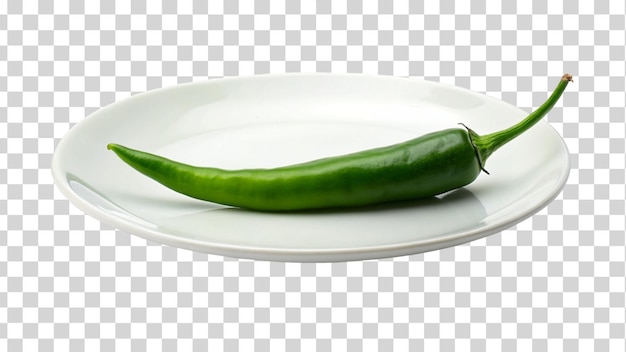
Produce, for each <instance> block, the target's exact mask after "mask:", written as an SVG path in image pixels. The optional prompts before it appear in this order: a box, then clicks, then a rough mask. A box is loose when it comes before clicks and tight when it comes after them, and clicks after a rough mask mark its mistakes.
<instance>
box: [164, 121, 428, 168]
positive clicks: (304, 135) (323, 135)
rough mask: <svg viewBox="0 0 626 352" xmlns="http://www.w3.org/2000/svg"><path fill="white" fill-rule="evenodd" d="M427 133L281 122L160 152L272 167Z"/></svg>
mask: <svg viewBox="0 0 626 352" xmlns="http://www.w3.org/2000/svg"><path fill="white" fill-rule="evenodd" d="M423 133H424V132H416V131H415V130H406V129H401V128H394V127H392V126H385V125H384V124H372V123H368V124H364V123H357V122H350V121H338V122H328V121H322V122H320V121H318V122H316V121H297V122H288V121H277V122H271V123H262V124H253V125H246V126H235V127H228V128H222V129H217V130H211V131H207V132H205V133H202V134H199V135H196V136H194V137H190V138H185V139H181V140H178V141H175V142H173V143H170V144H168V145H165V146H163V147H162V148H160V149H159V150H157V151H156V152H157V153H158V154H161V155H164V156H166V157H170V158H172V159H175V160H178V161H181V162H185V163H189V164H192V165H197V166H211V167H220V168H225V169H241V168H270V167H278V166H284V165H290V164H295V163H300V162H306V161H310V160H315V159H319V158H324V157H329V156H335V155H343V154H348V153H352V152H357V151H361V150H366V149H371V148H376V147H382V146H386V145H391V144H394V143H399V142H402V141H405V140H408V139H411V138H415V137H418V136H419V135H421V134H423Z"/></svg>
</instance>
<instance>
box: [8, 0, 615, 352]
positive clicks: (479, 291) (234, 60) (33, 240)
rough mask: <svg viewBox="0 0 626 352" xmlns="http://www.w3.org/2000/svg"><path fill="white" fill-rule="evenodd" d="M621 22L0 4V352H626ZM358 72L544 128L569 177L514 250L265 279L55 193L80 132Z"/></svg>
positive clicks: (522, 15) (71, 2)
mask: <svg viewBox="0 0 626 352" xmlns="http://www.w3.org/2000/svg"><path fill="white" fill-rule="evenodd" d="M625 14H626V10H625V6H624V3H623V2H620V1H612V2H611V3H610V5H609V1H608V0H603V1H595V2H593V1H582V0H574V1H565V0H556V1H539V0H533V1H518V2H517V4H515V2H506V5H501V4H499V3H497V2H492V3H490V4H489V5H488V6H487V5H486V0H478V1H471V4H470V2H469V1H460V0H459V1H451V0H445V1H440V2H438V1H429V2H428V3H425V2H424V1H419V0H416V1H408V0H401V1H394V2H391V1H382V0H379V1H378V2H376V1H356V0H348V1H345V0H343V1H333V2H332V3H331V1H330V0H319V1H301V2H300V1H286V0H282V1H281V0H278V1H271V3H270V1H269V0H259V1H240V2H238V1H226V0H222V1H219V0H217V1H207V2H205V1H179V2H178V4H177V2H175V1H162V2H160V1H147V0H143V1H141V0H139V1H132V2H131V1H121V0H120V1H78V0H59V1H54V2H53V1H44V0H40V1H23V2H22V1H6V0H5V1H0V181H1V182H0V208H1V212H0V230H1V232H0V351H22V350H24V351H36V350H40V351H52V350H57V351H112V350H114V349H117V350H130V349H132V350H133V351H143V350H149V351H151V352H157V351H173V350H181V351H206V350H211V351H219V350H228V351H234V350H242V351H249V350H252V349H253V348H254V349H255V350H258V351H299V350H301V351H314V350H318V351H329V350H331V349H332V350H350V351H359V350H363V351H375V350H380V351H391V350H397V351H409V350H410V351H422V350H427V351H438V350H439V351H451V350H453V349H455V348H456V349H458V350H472V351H484V350H494V351H499V350H504V351H529V350H531V349H532V350H534V351H548V350H549V351H551V352H555V351H591V350H597V351H609V350H611V351H624V350H626V344H625V340H626V335H625V331H626V309H625V308H624V307H625V304H626V302H625V301H626V297H625V292H626V265H625V263H626V241H625V235H626V234H625V232H626V231H625V223H626V216H625V215H624V214H625V206H624V200H625V198H626V195H625V176H624V174H625V172H624V170H625V167H626V166H625V130H626V127H625V126H626V125H625V115H626V114H625V109H624V106H625V102H624V101H625V92H624V91H625V87H624V86H625V81H624V77H625V76H626V72H625V71H626V64H625V46H626V40H625V33H626V31H625V20H624V18H625ZM282 72H337V73H343V72H363V73H368V74H372V73H373V74H381V75H394V76H403V77H404V76H410V77H413V78H423V79H428V80H434V81H440V82H444V83H449V84H455V85H458V86H462V87H466V88H469V89H472V90H475V91H478V92H483V93H485V94H488V95H491V96H494V97H496V98H499V99H502V100H505V101H507V102H509V103H511V104H514V105H517V106H519V107H520V108H523V109H527V110H530V109H531V108H533V107H536V106H537V105H539V104H540V103H541V102H543V100H544V98H545V97H546V93H547V92H548V91H549V90H551V89H552V88H553V83H554V80H555V78H556V79H558V77H560V76H561V75H562V74H563V73H565V72H569V73H571V74H573V75H574V76H575V83H574V84H573V85H571V86H570V87H568V90H567V92H566V94H565V96H564V98H563V99H562V101H561V102H560V103H559V105H558V107H556V108H555V109H554V110H553V112H552V113H551V114H550V116H549V118H548V121H549V122H550V123H551V124H552V126H554V127H555V128H556V129H557V130H558V131H559V132H560V133H561V134H562V136H563V137H564V139H565V141H566V143H567V145H568V147H569V150H570V152H571V161H572V170H571V174H570V178H569V181H568V184H567V186H566V187H565V189H564V191H563V192H562V194H561V195H560V196H559V197H558V198H557V199H556V200H555V201H554V202H553V203H552V204H550V205H549V206H548V207H547V208H545V209H543V210H542V211H540V212H539V213H538V214H537V215H535V216H533V217H532V218H530V219H528V220H526V221H524V222H522V223H520V224H519V225H517V226H515V227H514V228H511V229H508V230H506V231H503V232H502V233H499V234H496V235H493V236H490V237H488V238H485V239H481V240H477V241H474V242H472V243H469V244H466V245H461V246H458V247H454V248H448V249H444V250H440V251H434V252H429V253H425V254H420V255H413V256H408V257H399V258H393V259H385V260H372V261H365V262H349V263H334V264H328V263H326V264H299V263H274V262H262V261H251V260H238V259H231V258H224V257H220V256H214V255H207V254H200V253H194V252H191V251H188V250H181V249H176V248H172V247H165V246H162V245H160V244H158V243H152V242H147V241H146V240H143V239H141V238H138V237H136V236H133V235H130V234H128V233H125V232H121V231H117V230H115V229H114V228H112V227H110V226H108V225H106V224H102V223H100V222H98V221H96V220H94V219H92V218H91V217H89V216H86V215H84V214H83V213H82V212H81V211H79V210H78V209H77V208H75V207H74V206H73V205H71V204H70V203H69V202H68V201H67V200H66V199H65V198H64V197H63V196H62V195H61V193H60V192H59V191H58V190H57V189H55V187H54V185H53V181H52V178H51V174H50V170H49V169H50V162H51V158H52V154H53V151H54V148H55V146H56V144H57V143H58V142H59V141H60V140H61V138H62V137H63V136H64V135H65V133H66V132H68V130H69V129H70V128H71V127H72V126H73V125H74V124H76V123H78V122H80V121H82V120H83V119H85V117H86V116H88V115H89V114H90V113H92V112H94V111H96V110H97V109H98V108H100V107H102V106H105V105H107V104H110V103H113V102H115V101H118V100H120V99H123V98H125V97H128V96H130V95H133V94H136V93H140V92H144V91H146V90H151V89H156V88H159V87H164V86H172V85H175V84H178V83H182V82H188V81H193V80H200V81H202V80H206V79H210V78H215V77H222V76H238V75H249V74H260V73H282Z"/></svg>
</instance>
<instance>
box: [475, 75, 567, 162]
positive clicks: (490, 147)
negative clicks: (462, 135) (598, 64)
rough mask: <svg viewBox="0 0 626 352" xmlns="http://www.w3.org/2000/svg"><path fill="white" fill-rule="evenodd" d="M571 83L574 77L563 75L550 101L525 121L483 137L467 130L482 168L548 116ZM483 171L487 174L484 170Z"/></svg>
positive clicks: (549, 98)
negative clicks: (488, 159) (508, 144)
mask: <svg viewBox="0 0 626 352" xmlns="http://www.w3.org/2000/svg"><path fill="white" fill-rule="evenodd" d="M569 82H573V79H572V75H570V74H567V73H566V74H564V75H563V77H562V78H561V81H560V82H559V84H558V85H557V87H556V88H555V89H554V91H553V92H552V94H551V95H550V97H548V99H547V100H546V101H545V102H544V103H543V104H542V105H541V106H540V107H538V108H537V109H536V110H535V111H533V112H532V113H530V115H528V116H527V117H526V118H525V119H524V120H522V121H520V122H519V123H517V124H515V125H513V126H511V127H509V128H507V129H504V130H502V131H498V132H494V133H490V134H487V135H484V136H481V135H478V134H477V133H476V132H474V131H472V130H471V129H469V128H468V129H467V130H468V133H469V135H470V139H471V140H472V142H473V143H474V147H475V148H476V153H477V154H478V157H479V161H480V164H481V168H482V167H484V165H485V161H486V160H487V158H489V156H490V155H491V154H492V153H493V152H495V151H496V150H498V149H499V148H500V147H502V146H503V145H505V144H506V143H508V142H510V141H511V140H513V139H514V138H515V137H517V136H519V135H520V134H522V133H524V132H525V131H526V130H528V129H529V128H531V127H532V126H534V125H535V124H536V123H537V122H539V121H540V120H541V119H542V118H543V117H544V116H546V114H548V112H549V111H550V110H552V108H553V107H554V105H555V104H556V102H557V101H558V100H559V98H560V97H561V95H562V94H563V91H565V87H567V85H568V83H569ZM483 171H485V172H486V170H485V169H484V168H483Z"/></svg>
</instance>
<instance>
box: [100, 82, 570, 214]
mask: <svg viewBox="0 0 626 352" xmlns="http://www.w3.org/2000/svg"><path fill="white" fill-rule="evenodd" d="M570 81H572V76H571V75H569V74H566V75H564V76H563V77H562V79H561V81H560V82H559V84H558V86H557V87H556V89H555V90H554V92H553V93H552V94H551V95H550V97H549V98H548V100H546V102H545V103H544V104H543V105H541V106H540V107H539V108H538V109H537V110H535V111H534V112H532V113H531V114H530V115H528V117H526V118H525V119H524V120H522V121H521V122H519V123H518V124H516V125H514V126H512V127H510V128H508V129H505V130H502V131H499V132H495V133H492V134H488V135H484V136H480V135H478V134H476V133H475V132H474V131H472V130H471V129H469V128H466V129H462V128H452V129H446V130H442V131H438V132H433V133H429V134H426V135H424V136H421V137H419V138H416V139H412V140H409V141H406V142H403V143H399V144H394V145H391V146H387V147H382V148H376V149H370V150H366V151H361V152H357V153H352V154H348V155H342V156H336V157H330V158H324V159H319V160H315V161H310V162H306V163H302V164H297V165H291V166H285V167H278V168H273V169H244V170H224V169H218V168H211V167H196V166H191V165H187V164H183V163H179V162H176V161H172V160H169V159H166V158H163V157H161V156H157V155H153V154H149V153H146V152H142V151H138V150H133V149H130V148H126V147H123V146H121V145H118V144H113V143H112V144H109V145H108V146H107V147H108V149H110V150H113V151H114V152H115V153H116V154H117V155H118V156H119V157H120V158H121V159H122V160H123V161H125V162H126V163H128V164H129V165H130V166H132V167H133V168H135V169H136V170H138V171H139V172H141V173H142V174H144V175H146V176H148V177H150V178H152V179H154V180H156V181H158V182H160V183H161V184H163V185H165V186H166V187H168V188H171V189H172V190H174V191H176V192H179V193H182V194H185V195H187V196H190V197H193V198H197V199H202V200H207V201H210V202H214V203H220V204H224V205H229V206H236V207H242V208H248V209H253V210H260V211H294V210H304V209H320V208H340V207H356V206H365V205H372V204H379V203H385V202H392V201H401V200H409V199H418V198H426V197H431V196H435V195H438V194H441V193H444V192H447V191H450V190H453V189H457V188H460V187H463V186H466V185H468V184H469V183H471V182H473V181H474V180H475V179H476V178H477V177H478V175H479V174H480V172H481V170H483V171H484V165H485V162H486V161H487V158H489V156H490V155H491V154H492V153H493V152H494V151H496V150H497V149H498V148H500V147H501V146H503V145H504V144H506V143H507V142H509V141H510V140H512V139H513V138H515V137H517V136H518V135H520V134H521V133H523V132H524V131H526V130H527V129H529V128H530V127H532V126H533V125H534V124H535V123H537V122H538V121H539V120H541V119H542V118H543V117H544V116H545V115H546V114H547V113H548V112H549V111H550V110H551V109H552V107H553V106H554V105H555V104H556V102H557V101H558V100H559V98H560V97H561V94H562V93H563V91H564V90H565V87H566V86H567V84H568V83H569V82H570Z"/></svg>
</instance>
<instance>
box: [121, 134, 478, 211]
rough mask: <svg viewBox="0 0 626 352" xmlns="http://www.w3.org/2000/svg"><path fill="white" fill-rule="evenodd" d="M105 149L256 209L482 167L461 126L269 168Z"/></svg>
mask: <svg viewBox="0 0 626 352" xmlns="http://www.w3.org/2000/svg"><path fill="white" fill-rule="evenodd" d="M109 148H110V149H112V150H113V151H114V152H115V153H117V155H118V156H119V157H120V158H121V159H123V160H124V161H125V162H126V163H128V164H129V165H130V166H132V167H133V168H135V169H137V170H138V171H139V172H141V173H143V174H145V175H146V176H148V177H150V178H152V179H154V180H156V181H157V182H160V183H161V184H163V185H165V186H166V187H168V188H171V189H172V190H174V191H177V192H179V193H182V194H185V195H187V196H190V197H193V198H197V199H202V200H206V201H210V202H215V203H220V204H224V205H230V206H236V207H242V208H248V209H254V210H262V211H293V210H303V209H319V208H338V207H355V206H365V205H372V204H379V203H385V202H391V201H399V200H407V199H417V198H425V197H431V196H435V195H437V194H441V193H444V192H447V191H450V190H452V189H456V188H459V187H463V186H465V185H467V184H469V183H471V182H472V181H474V179H476V177H477V176H478V175H479V173H480V170H481V168H480V163H479V161H478V159H477V156H476V151H475V149H474V147H473V145H472V141H471V140H470V137H469V135H468V132H467V131H465V130H462V129H448V130H443V131H438V132H433V133H430V134H427V135H424V136H421V137H419V138H416V139H412V140H409V141H406V142H403V143H398V144H394V145H391V146H388V147H381V148H375V149H370V150H366V151H361V152H357V153H352V154H348V155H342V156H336V157H329V158H324V159H320V160H314V161H310V162H306V163H302V164H296V165H290V166H285V167H278V168H273V169H244V170H224V169H217V168H207V167H195V166H191V165H187V164H182V163H178V162H174V161H171V160H169V159H166V158H163V157H160V156H156V155H153V154H149V153H145V152H141V151H137V150H132V149H130V148H126V147H123V146H120V145H116V144H111V145H109Z"/></svg>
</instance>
